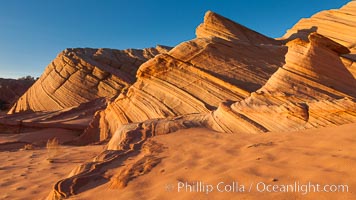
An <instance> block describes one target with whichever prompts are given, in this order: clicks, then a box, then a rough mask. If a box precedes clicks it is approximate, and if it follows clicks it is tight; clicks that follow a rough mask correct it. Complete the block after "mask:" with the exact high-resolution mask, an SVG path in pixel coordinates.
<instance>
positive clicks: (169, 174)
mask: <svg viewBox="0 0 356 200" xmlns="http://www.w3.org/2000/svg"><path fill="white" fill-rule="evenodd" d="M355 128H356V124H348V125H342V126H339V127H329V128H321V129H312V130H307V131H301V132H283V133H268V134H259V135H249V134H237V133H236V134H221V133H216V132H212V131H209V130H207V129H187V130H182V131H178V132H176V133H173V134H169V135H163V136H158V137H154V138H152V139H150V140H152V141H154V142H157V143H159V144H162V145H163V146H164V151H163V152H161V153H160V154H159V157H160V158H162V161H161V163H159V164H158V165H157V166H156V167H154V168H153V169H152V171H151V172H149V173H148V174H145V175H143V176H139V177H138V178H135V179H133V180H132V181H131V182H129V183H128V185H127V187H126V188H123V189H109V187H108V184H104V185H101V186H99V187H97V188H94V189H92V190H88V191H86V192H83V193H81V194H80V195H78V196H73V197H72V198H70V199H76V200H84V199H355V198H356V195H355V192H354V191H355V187H356V180H355V179H354V178H353V177H354V175H355V174H356V171H355V168H354V167H353V166H355V164H356V156H355V155H354V154H353V152H354V151H355V150H356V146H355V145H354V143H355V139H354V138H355V136H356V133H355V131H354V130H355ZM197 181H200V182H201V184H202V185H204V184H205V186H207V185H208V184H210V185H213V187H215V188H214V191H212V192H211V193H208V194H206V193H205V192H203V191H201V190H200V191H199V192H190V190H189V188H188V189H187V190H185V188H184V187H183V188H181V189H180V191H179V192H178V182H183V183H185V182H188V183H190V184H196V182H197ZM219 182H224V185H225V184H227V185H229V184H231V183H232V182H237V183H238V184H239V186H238V189H239V190H241V187H243V186H244V187H245V188H244V190H245V191H244V192H242V191H240V192H232V191H230V192H228V191H223V192H219V191H217V188H216V186H217V184H218V183H219ZM260 182H262V183H260ZM295 182H296V184H298V182H299V185H302V184H308V183H309V182H311V184H320V185H321V186H324V185H326V184H342V185H347V186H348V192H341V191H340V192H335V193H327V192H313V188H312V187H311V192H309V193H306V194H303V193H305V192H304V191H305V190H302V188H300V190H299V191H300V192H267V191H264V192H262V190H263V184H265V185H268V184H272V185H279V186H280V185H291V184H294V183H295ZM258 183H259V190H260V191H261V192H259V191H257V184H258ZM251 184H252V189H251V192H248V190H249V188H250V186H251ZM242 185H243V186H242ZM220 186H222V184H220ZM321 186H320V187H321ZM227 187H228V188H227V189H229V186H227ZM300 187H305V186H300ZM315 187H316V186H315ZM223 188H224V187H219V189H220V190H223ZM196 190H197V189H196ZM345 190H346V189H345Z"/></svg>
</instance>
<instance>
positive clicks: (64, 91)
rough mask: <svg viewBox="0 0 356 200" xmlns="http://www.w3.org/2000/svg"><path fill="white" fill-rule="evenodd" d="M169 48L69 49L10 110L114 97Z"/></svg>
mask: <svg viewBox="0 0 356 200" xmlns="http://www.w3.org/2000/svg"><path fill="white" fill-rule="evenodd" d="M167 50H168V48H166V47H161V46H158V47H157V48H149V49H143V50H136V49H128V50H113V49H89V48H84V49H83V48H77V49H66V50H64V51H63V52H61V53H60V54H59V55H58V56H57V57H56V58H55V59H54V60H53V62H51V63H50V64H49V65H48V66H47V68H46V69H45V71H44V73H43V74H42V76H41V77H40V78H39V79H38V80H37V81H36V82H35V84H34V85H33V86H32V87H31V88H30V89H29V90H28V91H27V92H26V93H25V94H24V95H23V96H21V97H20V99H19V100H18V101H17V102H16V104H15V105H14V106H13V107H12V108H11V110H10V111H9V114H12V113H17V112H22V111H56V110H61V109H64V108H69V107H73V106H78V105H79V104H81V103H85V102H88V101H91V100H94V99H97V98H100V97H106V98H109V99H110V98H113V97H116V96H117V95H118V94H120V92H121V91H122V90H124V89H126V88H128V87H129V86H130V85H131V84H132V83H134V82H135V74H136V71H137V68H138V67H139V66H140V65H141V64H142V63H143V62H145V61H146V60H148V59H150V58H153V57H154V56H155V55H157V54H159V53H161V52H166V51H167Z"/></svg>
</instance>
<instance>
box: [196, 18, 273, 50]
mask: <svg viewBox="0 0 356 200" xmlns="http://www.w3.org/2000/svg"><path fill="white" fill-rule="evenodd" d="M196 36H197V38H207V37H218V38H222V39H225V40H228V41H231V42H234V41H239V42H248V43H252V44H280V42H279V41H276V40H274V39H272V38H269V37H266V36H264V35H262V34H260V33H258V32H256V31H253V30H251V29H249V28H247V27H245V26H243V25H241V24H237V23H236V22H234V21H231V20H230V19H227V18H225V17H223V16H221V15H219V14H216V13H214V12H211V11H208V12H206V14H205V17H204V23H202V24H200V25H199V26H198V28H197V30H196Z"/></svg>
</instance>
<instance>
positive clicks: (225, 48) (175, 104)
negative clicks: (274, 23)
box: [83, 11, 287, 140]
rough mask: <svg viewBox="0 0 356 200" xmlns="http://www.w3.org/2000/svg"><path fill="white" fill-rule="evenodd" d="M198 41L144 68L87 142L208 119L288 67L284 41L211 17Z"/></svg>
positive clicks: (98, 118)
mask: <svg viewBox="0 0 356 200" xmlns="http://www.w3.org/2000/svg"><path fill="white" fill-rule="evenodd" d="M196 35H197V38H196V39H193V40H191V41H187V42H183V43H181V44H179V45H178V46H176V47H175V48H173V49H172V50H171V51H169V52H168V53H163V54H160V55H158V56H156V57H155V58H153V59H151V60H149V61H147V62H145V63H144V64H143V65H141V67H140V68H139V69H138V72H137V81H136V82H135V84H133V85H132V86H131V87H130V88H129V89H128V90H127V92H124V93H122V94H121V95H120V96H119V97H118V98H116V99H115V101H114V102H113V103H111V104H109V106H108V107H107V109H106V110H105V111H104V112H101V113H98V114H97V116H96V120H95V121H93V123H94V124H96V125H92V126H91V127H89V128H88V130H87V131H86V133H85V134H84V135H83V140H84V138H85V137H88V138H94V137H95V135H100V137H99V136H97V137H96V138H98V139H100V140H105V139H107V138H109V137H110V136H111V135H112V134H113V133H114V132H115V131H116V129H117V128H118V127H120V126H121V125H122V124H126V123H131V122H141V121H144V120H148V119H154V118H165V117H173V116H179V115H184V114H191V113H208V112H209V111H211V110H214V109H215V108H217V106H218V105H219V103H220V102H221V101H225V100H230V101H237V100H242V99H244V98H246V97H248V96H249V95H250V93H251V92H253V91H255V90H257V89H259V88H260V87H261V86H263V85H264V84H265V82H266V81H267V80H268V78H269V77H270V76H271V75H272V74H273V73H274V72H275V71H276V70H277V69H278V67H280V66H282V65H283V64H284V54H285V52H286V50H287V48H286V47H284V46H281V45H279V44H280V41H276V40H274V39H271V38H268V37H266V36H263V35H261V34H259V33H256V32H254V31H252V30H249V29H247V28H246V27H244V26H241V25H239V24H237V23H234V22H232V21H231V20H228V19H226V18H224V17H222V16H220V15H218V14H215V13H213V12H210V11H209V12H207V13H206V15H205V18H204V23H202V24H201V25H200V26H199V27H198V28H197V31H196ZM97 125H99V127H98V126H97ZM99 132H100V134H98V133H99Z"/></svg>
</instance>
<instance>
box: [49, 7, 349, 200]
mask: <svg viewBox="0 0 356 200" xmlns="http://www.w3.org/2000/svg"><path fill="white" fill-rule="evenodd" d="M352 6H354V3H353V2H352V3H350V4H348V5H347V6H345V7H343V8H342V9H341V10H345V8H348V9H346V10H348V11H350V12H351V11H352V13H353V14H352V15H353V16H355V15H356V14H355V13H356V10H353V9H350V7H352ZM348 22H349V21H348ZM345 23H346V22H343V23H340V24H343V25H344V26H352V27H355V25H354V24H353V23H352V22H349V24H347V23H346V24H345ZM311 25H312V26H316V27H318V24H313V23H311ZM340 26H341V25H340ZM321 27H322V26H321ZM317 30H318V31H317V32H315V30H314V29H313V31H309V32H307V33H305V34H301V35H299V34H300V33H303V30H302V31H299V32H298V30H297V34H295V35H293V37H288V39H286V40H273V39H271V38H268V37H264V36H262V35H260V34H258V33H256V32H254V31H251V30H248V29H247V28H246V27H243V26H241V25H238V24H236V23H233V22H232V21H230V20H227V19H225V18H223V17H221V16H219V15H217V14H214V13H212V12H208V13H207V14H206V16H205V19H204V23H203V24H202V25H200V26H199V27H198V29H197V38H196V39H193V40H191V41H187V42H184V43H182V44H180V45H178V46H177V47H175V48H174V49H172V50H171V51H169V52H168V53H164V54H160V55H158V56H156V57H155V58H153V59H151V60H149V61H147V62H146V63H144V64H143V65H141V67H140V68H139V69H138V72H137V81H136V83H134V84H133V85H132V86H131V87H130V88H129V89H128V90H127V92H124V93H122V94H121V95H120V96H119V97H118V98H116V99H115V101H113V102H112V103H110V104H109V105H108V107H107V108H106V110H105V111H103V112H99V113H97V115H96V116H95V119H94V120H93V122H92V127H89V128H88V129H87V131H86V132H85V134H83V136H82V137H83V138H84V139H88V138H90V137H92V138H95V140H105V139H108V138H111V139H110V141H109V142H108V146H107V150H106V151H104V152H103V153H102V154H101V155H99V156H97V157H96V158H95V159H94V161H93V162H88V163H85V164H83V165H81V166H79V167H78V168H76V169H75V170H73V171H72V173H71V174H70V176H69V177H68V178H65V179H63V180H60V181H58V182H57V183H56V184H55V186H54V190H53V191H52V192H51V194H50V195H49V199H56V198H61V197H69V196H71V195H74V194H77V193H78V192H81V191H83V188H85V184H86V183H88V182H89V181H90V180H93V179H95V180H100V184H104V183H108V184H109V185H110V187H113V188H121V187H125V185H126V184H127V183H128V181H130V180H131V179H133V178H136V177H137V176H139V175H142V174H144V173H147V172H148V171H149V170H150V168H151V167H152V166H154V165H156V164H158V163H159V162H160V161H159V160H157V158H155V150H153V149H155V148H153V149H150V148H148V150H147V147H146V145H149V146H152V145H154V144H151V142H150V141H149V140H148V139H149V138H150V137H153V136H157V135H162V134H167V133H171V132H175V131H177V130H179V129H185V128H192V127H206V128H209V129H212V130H215V131H218V132H226V133H253V134H256V133H263V132H269V131H275V132H279V131H285V130H289V131H290V130H292V131H295V130H301V129H308V128H314V127H325V126H336V125H341V124H346V123H351V122H356V100H355V98H356V91H355V89H354V88H356V81H355V74H354V71H353V70H352V66H353V63H354V60H353V58H352V48H353V47H352V46H349V45H348V44H352V43H355V42H356V39H352V38H351V39H349V38H348V39H347V40H346V39H340V40H343V41H348V42H347V43H345V42H340V43H339V42H338V41H337V40H335V38H342V37H339V36H338V34H336V33H335V32H334V33H332V34H335V36H330V35H326V36H325V35H323V34H322V33H320V32H319V30H321V29H317ZM330 34H331V33H330ZM282 42H284V43H282ZM350 49H351V53H350ZM223 101H224V102H223ZM222 102H223V103H222ZM98 132H100V133H101V134H100V135H98ZM95 136H96V137H95ZM111 136H112V137H111ZM137 155H139V156H137ZM135 156H137V157H135ZM129 160H134V161H130V162H134V163H131V164H129V165H123V163H125V162H126V161H127V162H129ZM145 163H146V164H147V166H148V168H147V170H144V169H145V168H144V166H145ZM113 168H115V169H116V168H120V172H121V173H119V174H116V175H115V176H112V177H103V176H102V174H104V173H105V172H107V171H108V170H109V169H113ZM110 179H111V180H110ZM109 182H110V183H109Z"/></svg>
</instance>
